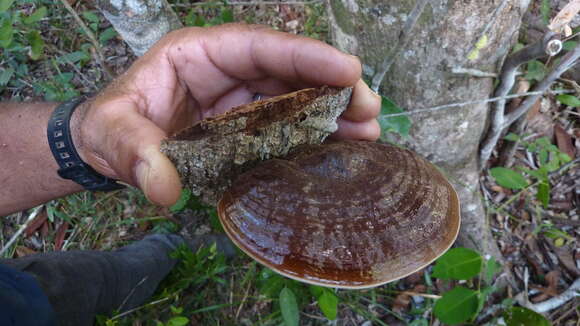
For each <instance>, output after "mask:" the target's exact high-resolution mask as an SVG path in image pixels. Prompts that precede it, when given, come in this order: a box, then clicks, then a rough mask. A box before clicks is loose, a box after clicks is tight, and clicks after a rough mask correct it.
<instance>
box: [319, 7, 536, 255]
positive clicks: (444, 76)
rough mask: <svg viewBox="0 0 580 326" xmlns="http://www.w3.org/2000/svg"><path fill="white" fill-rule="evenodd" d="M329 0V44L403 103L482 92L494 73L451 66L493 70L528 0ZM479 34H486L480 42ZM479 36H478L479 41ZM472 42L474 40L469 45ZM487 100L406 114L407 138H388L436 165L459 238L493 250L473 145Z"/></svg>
mask: <svg viewBox="0 0 580 326" xmlns="http://www.w3.org/2000/svg"><path fill="white" fill-rule="evenodd" d="M503 2H504V1H500V0H494V1H476V0H472V1H452V0H434V1H428V0H416V1H411V0H391V1H379V0H330V6H329V10H328V13H329V16H330V17H329V18H330V26H331V31H332V35H333V41H334V43H335V45H336V46H337V47H339V48H341V49H342V50H345V51H347V52H350V53H351V54H354V55H358V56H359V57H360V58H361V60H362V62H363V65H364V69H363V70H364V74H365V78H366V80H369V81H371V80H373V78H374V79H375V82H376V81H378V80H380V78H377V73H380V72H381V71H383V72H385V74H384V78H383V79H382V81H381V82H380V83H379V84H377V85H376V86H379V88H378V89H379V90H380V93H381V94H382V95H385V96H387V97H389V98H390V99H392V100H394V101H395V102H396V103H397V104H398V105H399V106H401V107H404V108H406V109H409V110H416V109H420V108H427V107H432V106H436V105H442V104H447V103H455V102H464V101H471V100H477V99H484V98H487V97H489V96H490V94H491V93H492V91H493V80H491V79H483V78H475V77H470V76H465V75H456V74H453V73H452V69H453V68H471V69H478V70H483V71H489V72H494V71H498V70H499V67H500V65H501V62H502V59H503V58H504V57H505V55H506V54H507V53H508V51H509V49H510V47H511V45H512V44H513V41H514V40H515V39H516V38H517V33H518V29H519V26H520V22H521V18H522V15H523V14H524V13H525V11H526V9H527V7H528V5H529V0H508V1H507V3H506V4H505V5H502V3H503ZM483 39H486V41H485V42H482V40H483ZM478 41H479V44H478ZM476 44H478V46H476ZM487 114H488V105H486V104H477V105H469V106H463V107H461V108H454V109H451V110H446V111H439V112H433V113H427V114H418V115H412V116H410V118H411V120H412V122H413V124H412V129H411V132H410V137H409V138H405V139H403V138H394V137H393V139H392V140H394V141H396V142H398V143H400V144H402V145H404V146H406V147H409V148H411V149H413V150H415V151H417V152H418V153H420V154H422V155H423V156H424V157H426V158H427V159H428V160H430V161H432V162H433V163H435V164H437V165H438V166H439V167H441V168H442V169H443V170H444V171H445V173H447V175H448V176H449V178H450V179H451V181H452V183H453V184H454V186H455V187H456V189H457V191H458V193H459V195H460V198H461V204H462V226H461V228H462V230H461V234H460V236H459V240H458V242H459V244H460V245H462V246H467V247H471V248H475V249H477V250H479V251H480V252H483V253H487V254H492V255H494V256H497V257H499V256H500V254H499V251H498V249H497V246H496V245H495V242H494V241H493V240H492V238H491V232H490V228H489V224H488V222H487V220H486V214H485V210H484V207H483V204H482V199H481V195H480V190H479V174H478V170H477V164H476V159H477V152H478V147H479V142H480V138H481V136H482V133H483V131H484V128H485V124H486V120H487Z"/></svg>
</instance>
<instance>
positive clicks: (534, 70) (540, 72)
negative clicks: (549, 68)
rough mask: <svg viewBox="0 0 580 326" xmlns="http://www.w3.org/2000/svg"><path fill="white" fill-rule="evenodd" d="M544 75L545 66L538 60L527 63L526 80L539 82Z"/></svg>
mask: <svg viewBox="0 0 580 326" xmlns="http://www.w3.org/2000/svg"><path fill="white" fill-rule="evenodd" d="M545 75H546V66H544V64H543V63H541V62H540V61H538V60H532V61H530V62H528V71H527V73H526V79H527V80H535V81H540V80H542V79H544V76H545Z"/></svg>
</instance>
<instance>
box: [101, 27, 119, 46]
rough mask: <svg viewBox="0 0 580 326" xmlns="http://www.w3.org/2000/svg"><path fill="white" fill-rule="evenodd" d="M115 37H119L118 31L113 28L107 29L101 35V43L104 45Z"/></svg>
mask: <svg viewBox="0 0 580 326" xmlns="http://www.w3.org/2000/svg"><path fill="white" fill-rule="evenodd" d="M115 37H117V31H116V30H115V29H114V28H113V27H109V28H107V29H105V30H104V31H103V32H101V34H100V35H99V42H101V44H103V43H105V42H107V41H108V40H111V39H113V38H115Z"/></svg>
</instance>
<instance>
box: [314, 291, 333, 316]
mask: <svg viewBox="0 0 580 326" xmlns="http://www.w3.org/2000/svg"><path fill="white" fill-rule="evenodd" d="M318 306H319V307H320V310H322V313H323V314H324V316H326V318H328V319H330V320H335V319H336V313H337V310H338V309H337V308H338V298H337V297H336V295H334V293H332V291H330V290H328V289H324V292H322V295H321V296H320V297H319V298H318Z"/></svg>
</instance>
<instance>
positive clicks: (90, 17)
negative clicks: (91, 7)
mask: <svg viewBox="0 0 580 326" xmlns="http://www.w3.org/2000/svg"><path fill="white" fill-rule="evenodd" d="M82 15H83V17H84V18H85V19H86V20H88V21H89V22H91V23H99V22H100V19H99V16H97V15H96V14H95V13H94V12H92V11H83V14H82Z"/></svg>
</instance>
